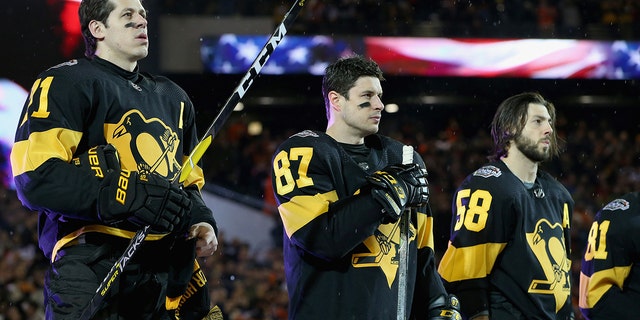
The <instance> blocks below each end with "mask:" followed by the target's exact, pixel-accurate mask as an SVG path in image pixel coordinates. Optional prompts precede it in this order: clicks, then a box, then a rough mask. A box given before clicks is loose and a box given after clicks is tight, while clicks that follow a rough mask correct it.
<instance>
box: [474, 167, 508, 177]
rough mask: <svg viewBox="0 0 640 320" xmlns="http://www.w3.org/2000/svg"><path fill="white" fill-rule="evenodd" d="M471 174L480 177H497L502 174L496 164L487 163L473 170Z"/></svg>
mask: <svg viewBox="0 0 640 320" xmlns="http://www.w3.org/2000/svg"><path fill="white" fill-rule="evenodd" d="M473 175H474V176H476V177H481V178H489V177H496V178H497V177H499V176H501V175H502V170H500V168H498V167H496V166H492V165H488V166H484V167H482V168H480V169H478V170H476V171H474V172H473Z"/></svg>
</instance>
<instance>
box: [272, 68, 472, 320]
mask: <svg viewBox="0 0 640 320" xmlns="http://www.w3.org/2000/svg"><path fill="white" fill-rule="evenodd" d="M381 78H382V71H380V69H379V67H378V66H377V64H375V62H373V61H371V60H368V59H365V58H363V57H358V56H356V57H348V58H343V59H340V60H338V61H337V62H335V63H334V64H332V65H330V66H329V67H328V68H327V71H326V73H325V77H324V81H323V93H325V102H326V103H325V104H326V107H327V116H328V123H329V124H328V127H327V131H326V132H319V131H311V130H306V131H302V132H299V133H297V134H295V135H293V136H291V137H289V138H288V139H286V140H285V141H284V142H283V143H282V144H281V145H280V146H279V147H278V149H277V150H276V151H275V153H274V156H273V169H272V172H271V174H272V184H273V189H274V193H275V196H276V200H277V203H278V210H279V213H280V217H281V218H282V222H283V225H284V232H283V251H284V263H285V277H286V281H287V290H288V293H289V319H291V320H293V319H304V320H313V319H335V320H341V319H396V317H397V311H398V296H399V294H398V287H399V285H398V283H399V276H398V275H399V272H398V270H399V268H398V265H399V259H402V257H406V259H407V260H404V261H405V262H407V266H408V268H407V272H406V275H407V276H406V278H405V279H406V280H407V281H406V282H407V285H406V288H407V291H406V292H407V295H406V301H405V302H406V303H405V305H407V306H408V307H407V314H410V316H409V317H408V318H407V319H406V320H414V319H420V320H425V319H434V320H435V319H437V320H445V319H446V320H449V319H459V316H460V315H459V313H458V311H457V310H458V309H459V306H458V300H457V299H455V297H451V296H448V295H447V293H446V291H445V290H444V287H443V285H442V281H441V279H440V277H439V275H438V274H437V271H436V268H435V262H434V259H435V258H434V252H433V241H434V239H433V234H432V225H433V222H432V219H433V216H432V213H431V211H430V209H429V206H428V204H427V201H428V188H427V182H426V169H425V164H424V161H423V160H422V158H421V157H420V155H419V154H418V153H417V152H415V151H412V152H410V153H408V154H407V158H409V159H410V160H412V161H410V162H412V163H413V164H414V165H409V164H407V163H408V162H409V161H406V162H405V161H403V147H404V145H403V144H402V143H401V142H399V141H396V140H393V139H391V138H389V137H386V136H383V135H379V134H377V133H376V132H377V130H378V123H379V119H380V112H381V111H382V109H383V108H384V105H383V104H382V103H381V100H380V96H381V95H382V89H381V85H380V79H381ZM411 158H412V159H411ZM405 164H406V165H405ZM407 207H411V208H416V209H415V210H410V211H411V212H412V213H411V218H410V219H409V221H410V223H409V231H410V234H409V236H408V237H407V238H408V240H409V241H408V242H406V243H408V246H407V253H408V254H407V255H400V254H399V252H398V249H399V247H400V232H401V231H400V228H399V217H400V214H401V212H403V211H404V209H405V208H407ZM414 211H415V212H414ZM401 256H402V257H401Z"/></svg>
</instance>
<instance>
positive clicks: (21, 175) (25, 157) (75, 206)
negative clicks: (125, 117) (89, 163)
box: [11, 66, 99, 220]
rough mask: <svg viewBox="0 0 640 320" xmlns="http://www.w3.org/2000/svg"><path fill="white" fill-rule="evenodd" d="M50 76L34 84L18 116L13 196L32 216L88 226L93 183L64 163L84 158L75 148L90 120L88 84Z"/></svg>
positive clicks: (88, 176) (91, 216)
mask: <svg viewBox="0 0 640 320" xmlns="http://www.w3.org/2000/svg"><path fill="white" fill-rule="evenodd" d="M61 68H67V67H65V66H63V67H61ZM55 71H59V70H54V71H53V72H45V73H43V74H42V75H41V76H40V77H39V78H38V79H37V80H36V81H35V82H34V84H33V86H32V88H31V92H30V94H29V97H28V99H27V101H26V102H25V105H24V108H23V110H22V114H21V120H20V122H19V124H18V127H17V130H16V136H15V143H14V146H13V148H12V151H11V167H12V172H13V175H14V180H15V183H16V188H17V193H18V196H19V197H20V199H21V200H22V202H23V204H24V205H25V206H26V207H28V208H30V209H32V210H37V211H45V212H51V213H54V214H61V215H67V216H70V217H73V218H76V219H82V220H94V218H95V210H94V208H95V199H96V195H97V187H98V185H99V181H98V180H97V179H95V178H93V176H92V174H91V173H88V172H86V171H85V170H81V169H79V168H76V167H75V166H74V165H72V164H71V163H70V161H71V160H72V158H73V156H74V154H75V153H78V154H80V153H82V152H84V150H77V147H78V144H79V142H80V141H81V139H83V122H84V120H85V119H86V118H88V117H90V116H91V101H90V97H89V95H88V94H87V92H88V91H89V90H88V89H87V86H90V85H91V84H90V83H86V82H84V83H83V82H82V81H78V80H77V79H74V78H73V77H71V76H69V75H68V74H65V73H64V72H55Z"/></svg>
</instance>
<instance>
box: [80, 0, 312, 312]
mask: <svg viewBox="0 0 640 320" xmlns="http://www.w3.org/2000/svg"><path fill="white" fill-rule="evenodd" d="M305 1H306V0H296V1H295V3H294V4H293V5H292V6H291V8H290V9H289V11H288V12H287V13H286V14H285V15H284V18H283V19H282V22H280V24H279V25H278V27H277V28H276V30H275V31H274V32H273V34H272V35H271V36H270V37H269V39H268V40H267V43H266V44H265V45H264V47H263V48H262V50H261V51H260V53H259V54H258V56H257V57H256V59H255V60H254V61H253V63H252V64H251V67H250V68H249V70H248V71H247V73H246V74H245V75H244V77H243V78H242V80H241V81H240V83H239V84H238V86H237V87H236V88H235V90H234V91H233V93H232V94H231V96H230V97H229V99H227V102H226V103H225V104H224V105H223V106H222V109H221V110H220V112H219V113H218V115H217V116H216V118H215V119H214V120H213V122H212V123H211V126H209V128H208V129H207V131H206V133H205V134H204V136H203V137H202V139H200V142H198V144H197V145H196V146H195V147H194V148H193V151H192V152H191V154H189V157H188V158H187V159H186V160H185V162H184V163H183V165H182V168H181V169H180V174H179V175H178V176H177V177H176V178H178V182H179V183H180V184H182V183H183V182H184V181H185V180H186V179H187V177H188V176H189V174H190V173H191V171H192V170H193V168H194V167H195V166H196V164H197V163H198V162H199V161H200V159H201V158H202V156H203V155H204V153H205V151H207V149H209V146H210V145H211V142H212V140H213V138H214V137H215V135H216V134H218V132H219V131H220V129H221V128H222V125H223V124H224V123H225V122H226V121H227V119H228V118H229V116H231V113H232V112H233V109H234V108H235V106H236V104H238V102H240V99H242V97H243V96H244V95H245V93H246V92H247V90H248V89H249V87H250V86H251V84H252V83H253V80H254V79H255V78H256V77H257V76H258V74H260V71H261V70H262V67H264V65H265V64H266V63H267V60H269V58H270V57H271V54H272V53H273V51H274V50H275V49H276V47H277V46H278V45H279V44H280V42H281V41H282V39H284V36H285V35H286V34H287V29H288V28H290V27H291V24H293V22H294V21H295V19H296V17H297V16H298V14H299V13H300V11H301V10H302V7H303V6H304V3H305ZM149 229H150V226H145V227H144V228H142V229H140V230H138V231H137V232H136V234H135V235H134V236H133V238H131V241H130V242H129V245H128V246H127V248H126V249H125V251H124V253H123V254H122V256H121V257H120V258H119V259H118V261H117V262H116V263H115V264H114V265H113V267H111V270H109V273H107V275H106V277H105V278H104V279H103V280H102V283H100V285H99V286H98V289H97V290H96V292H95V294H94V295H93V297H92V298H91V300H90V301H89V303H88V305H87V307H85V309H84V311H83V312H82V315H81V316H80V319H81V320H89V319H91V318H93V316H94V315H95V313H96V312H97V311H98V309H99V308H100V305H101V304H102V301H103V300H104V298H105V296H106V294H107V293H108V292H109V289H110V288H111V285H112V284H113V283H114V282H115V281H117V280H118V277H119V276H120V274H121V273H122V270H124V267H125V266H126V264H127V263H128V261H130V260H131V259H132V258H133V256H134V254H135V253H136V252H137V251H138V249H139V248H140V246H141V245H142V242H143V241H144V239H145V238H146V237H147V234H149Z"/></svg>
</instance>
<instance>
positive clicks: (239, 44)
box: [200, 34, 363, 75]
mask: <svg viewBox="0 0 640 320" xmlns="http://www.w3.org/2000/svg"><path fill="white" fill-rule="evenodd" d="M268 39H269V36H261V35H259V36H256V35H235V34H223V35H221V36H219V37H209V38H205V39H203V40H202V45H201V48H200V53H201V55H202V62H203V65H204V67H205V70H206V71H210V72H213V73H223V74H240V73H245V72H247V70H249V67H250V66H251V64H252V63H253V61H254V60H255V59H256V57H257V56H258V54H259V53H260V51H261V50H262V48H263V47H264V45H265V43H266V42H267V40H268ZM358 42H359V43H358ZM362 47H363V44H362V41H361V40H356V42H352V41H351V40H350V39H347V38H333V37H329V36H286V37H284V39H282V41H281V42H280V44H279V45H278V47H277V48H276V49H275V51H274V52H273V53H272V54H271V57H269V60H268V61H267V64H265V65H264V67H263V68H262V71H261V73H263V74H314V75H321V74H323V73H324V69H325V68H326V67H327V65H328V64H329V63H331V62H332V61H334V60H336V59H338V58H339V57H342V56H346V55H351V54H353V53H354V50H357V49H354V48H360V50H362V49H361V48H362Z"/></svg>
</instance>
